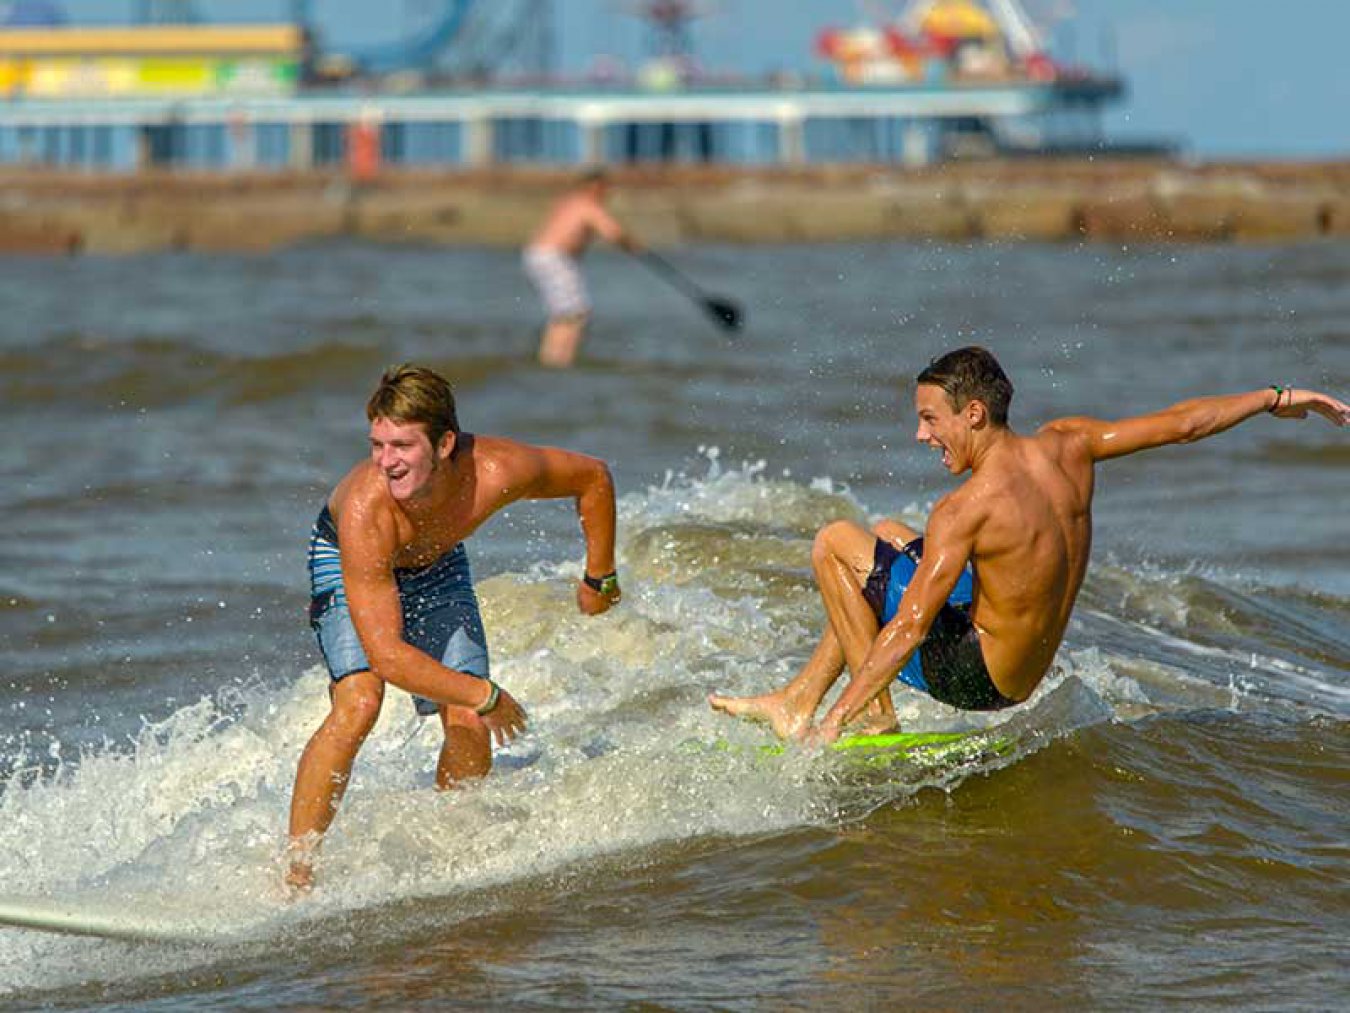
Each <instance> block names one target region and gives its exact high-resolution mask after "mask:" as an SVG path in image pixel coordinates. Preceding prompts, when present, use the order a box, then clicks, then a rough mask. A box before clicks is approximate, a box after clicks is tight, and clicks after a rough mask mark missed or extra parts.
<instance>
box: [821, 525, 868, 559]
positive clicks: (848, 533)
mask: <svg viewBox="0 0 1350 1013" xmlns="http://www.w3.org/2000/svg"><path fill="white" fill-rule="evenodd" d="M860 540H862V541H871V540H872V536H871V535H870V534H869V533H868V532H867V531H866V530H865V529H864V528H861V527H859V526H858V525H857V524H854V523H853V522H852V521H830V523H829V524H826V525H825V526H824V527H823V528H821V529H820V530H819V531H817V532H816V540H815V542H813V543H812V545H811V556H812V558H813V559H816V560H821V559H824V558H825V557H827V556H840V555H845V554H847V553H848V552H850V550H852V549H854V548H856V546H857V544H858V542H859V541H860Z"/></svg>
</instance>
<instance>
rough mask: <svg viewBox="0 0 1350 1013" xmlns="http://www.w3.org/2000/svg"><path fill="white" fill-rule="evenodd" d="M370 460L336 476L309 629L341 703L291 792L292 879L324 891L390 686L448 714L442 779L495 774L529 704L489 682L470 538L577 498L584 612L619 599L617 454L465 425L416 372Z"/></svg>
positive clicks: (409, 371) (317, 546)
mask: <svg viewBox="0 0 1350 1013" xmlns="http://www.w3.org/2000/svg"><path fill="white" fill-rule="evenodd" d="M366 417H367V418H368V419H369V420H370V458H369V459H368V460H366V461H362V462H361V463H360V464H358V465H356V467H354V468H352V470H351V471H349V472H348V473H347V476H346V477H345V478H344V479H342V481H341V482H339V483H338V485H337V488H336V489H334V490H333V492H332V494H331V495H330V496H329V498H328V501H327V502H326V503H325V504H324V507H323V509H322V510H321V511H320V513H319V518H318V520H317V521H316V522H315V525H314V533H313V536H312V538H311V540H310V546H309V571H310V587H311V600H310V624H311V626H312V627H313V629H314V632H315V634H316V635H317V637H318V640H319V647H320V649H321V651H322V652H323V657H324V661H325V663H326V664H327V666H328V671H329V675H330V676H331V679H332V681H331V683H330V685H329V697H330V700H331V710H330V711H329V713H328V717H327V718H326V719H325V720H324V722H323V724H322V725H321V726H320V727H319V730H318V731H317V732H315V733H314V736H313V737H312V738H311V739H310V740H309V744H308V745H307V746H306V747H305V751H304V754H303V755H302V756H301V758H300V768H299V770H298V771H297V773H296V777H295V791H294V794H293V795H292V798H291V819H290V839H291V843H290V852H289V868H288V870H287V873H286V881H287V883H288V884H290V885H291V886H293V887H297V888H300V889H306V888H308V887H309V886H311V885H312V884H313V878H314V877H313V869H312V864H313V855H314V852H315V850H316V849H317V847H318V845H319V843H320V840H321V838H322V836H323V833H324V832H325V831H326V830H327V829H328V826H329V824H330V823H332V821H333V816H334V815H335V813H336V812H337V806H338V803H339V802H340V801H341V799H342V793H343V791H344V790H345V789H346V786H347V780H348V777H349V776H350V774H351V768H352V762H353V761H354V760H355V759H356V753H357V750H359V749H360V748H361V744H362V742H364V741H365V738H366V736H367V735H368V734H369V733H370V730H371V728H373V727H374V725H375V719H376V717H377V716H378V715H379V712H380V704H381V702H382V701H383V699H384V688H385V684H386V683H392V684H393V685H395V686H397V687H399V688H400V689H403V690H406V691H408V692H409V693H412V694H414V703H415V704H416V707H417V712H418V713H419V714H423V715H430V714H439V715H440V719H441V725H442V727H443V728H444V731H445V743H444V745H443V746H442V748H441V754H440V759H439V762H438V763H437V765H436V786H437V787H438V788H442V789H444V788H449V787H452V786H454V785H455V784H457V783H459V782H460V781H463V780H464V779H466V778H472V777H482V776H483V775H485V774H487V772H488V771H489V770H490V769H491V766H492V739H494V738H495V739H496V740H497V743H498V744H505V743H506V742H508V741H510V740H511V739H513V738H515V736H516V735H517V734H518V733H519V732H520V731H521V730H522V729H523V728H524V727H525V712H524V711H523V710H522V709H521V707H520V705H519V704H518V703H516V701H515V699H514V698H513V697H512V696H511V694H510V693H508V692H507V691H506V690H505V689H502V688H501V687H500V686H498V685H497V684H496V683H494V682H493V681H492V680H491V679H490V678H489V676H488V654H487V640H486V638H485V637H484V635H483V623H482V620H481V619H480V617H479V614H478V599H477V597H476V595H475V594H474V590H473V578H472V576H471V575H470V572H469V560H468V556H467V555H466V553H465V550H464V544H463V543H464V539H466V538H468V537H469V535H471V534H473V532H474V531H475V530H477V528H478V526H479V525H480V524H482V523H483V522H484V521H485V520H487V519H488V517H490V516H492V514H494V513H496V512H497V511H498V510H500V509H502V508H503V507H505V506H508V505H509V504H511V503H513V502H515V501H516V500H521V499H559V498H568V499H575V500H576V504H577V515H578V516H579V517H580V519H581V529H582V532H583V534H584V535H585V539H586V569H585V577H584V579H583V580H581V581H579V582H578V583H577V588H576V596H577V606H578V607H579V608H580V609H581V611H582V612H584V613H586V614H588V615H598V614H599V613H601V612H604V611H605V610H606V609H608V608H610V607H611V606H612V605H615V604H617V603H618V601H619V597H620V594H619V583H618V577H617V576H616V574H615V572H614V517H615V511H614V484H613V482H612V480H611V479H610V474H609V469H608V468H607V467H606V466H605V464H604V462H603V461H600V460H597V459H596V458H594V457H586V456H585V455H582V454H574V453H570V452H568V451H565V450H555V449H551V448H547V447H535V446H530V445H529V444H525V443H517V442H515V441H514V440H508V439H503V438H501V437H497V436H474V435H472V434H470V433H466V432H462V431H461V430H460V428H459V421H458V418H457V416H456V412H455V399H454V395H453V393H452V392H451V390H450V385H449V384H448V383H447V382H446V381H445V379H444V378H443V377H441V376H440V375H439V374H437V373H434V372H432V371H431V370H429V369H423V368H421V367H418V366H396V367H393V368H391V369H389V370H386V371H385V374H384V376H383V377H382V378H381V379H380V385H379V387H377V388H376V390H375V393H374V394H373V395H371V398H370V401H369V402H368V403H367V405H366Z"/></svg>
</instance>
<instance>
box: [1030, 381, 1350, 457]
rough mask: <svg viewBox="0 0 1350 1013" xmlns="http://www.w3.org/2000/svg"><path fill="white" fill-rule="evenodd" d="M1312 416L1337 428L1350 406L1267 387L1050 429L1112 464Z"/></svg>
mask: <svg viewBox="0 0 1350 1013" xmlns="http://www.w3.org/2000/svg"><path fill="white" fill-rule="evenodd" d="M1310 411H1311V412H1316V413H1317V414H1318V415H1321V416H1323V417H1324V418H1326V419H1327V420H1328V421H1330V422H1331V423H1332V424H1333V425H1337V426H1344V425H1347V424H1350V406H1347V405H1346V404H1345V403H1344V402H1342V401H1338V400H1337V399H1336V398H1334V397H1332V396H1330V395H1329V394H1320V393H1318V392H1317V391H1315V390H1303V389H1301V388H1295V387H1267V388H1265V389H1264V390H1254V391H1251V392H1249V393H1246V394H1221V395H1218V396H1215V397H1198V398H1192V399H1191V400H1189V401H1181V402H1179V403H1177V404H1174V405H1172V406H1171V407H1170V408H1164V409H1163V410H1162V411H1158V412H1153V413H1151V414H1149V415H1139V416H1136V417H1134V418H1128V419H1120V420H1118V421H1115V422H1108V421H1105V420H1103V419H1093V418H1086V417H1081V416H1077V417H1073V418H1064V419H1056V420H1055V421H1054V422H1050V423H1048V424H1047V425H1046V426H1045V429H1047V430H1053V431H1056V432H1062V433H1069V434H1076V435H1079V436H1082V437H1085V438H1086V440H1087V446H1088V451H1089V453H1090V454H1091V456H1092V459H1093V460H1094V461H1106V460H1110V459H1111V458H1113V457H1124V456H1125V455H1126V454H1133V453H1137V452H1138V451H1140V450H1151V449H1152V448H1154V447H1163V446H1167V445H1168V444H1171V443H1194V442H1195V441H1196V440H1203V439H1205V438H1207V437H1210V436H1214V435H1216V434H1217V433H1222V432H1223V431H1224V430H1227V429H1232V428H1233V426H1235V425H1237V424H1238V423H1239V422H1244V421H1246V420H1247V419H1249V418H1251V417H1252V416H1254V415H1260V414H1262V413H1265V412H1269V413H1271V414H1273V415H1276V416H1277V417H1279V418H1299V419H1301V418H1304V417H1305V416H1306V415H1307V414H1308V412H1310Z"/></svg>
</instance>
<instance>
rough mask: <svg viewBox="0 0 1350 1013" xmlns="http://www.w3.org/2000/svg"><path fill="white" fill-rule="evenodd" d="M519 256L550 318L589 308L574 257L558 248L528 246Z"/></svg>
mask: <svg viewBox="0 0 1350 1013" xmlns="http://www.w3.org/2000/svg"><path fill="white" fill-rule="evenodd" d="M521 260H522V261H523V263H524V265H525V273H526V274H527V275H529V277H530V281H532V282H533V283H534V287H535V288H536V289H538V290H539V298H541V299H542V300H543V301H544V309H545V310H547V311H548V317H549V319H550V320H555V319H558V318H566V317H579V316H584V315H585V314H587V313H589V312H590V311H591V301H590V299H589V298H588V297H587V295H586V283H585V281H583V280H582V277H581V268H580V267H579V266H578V265H577V262H576V260H575V258H573V257H569V256H568V255H567V254H565V253H562V252H561V251H559V250H550V249H546V248H543V247H539V246H531V247H527V248H526V250H525V253H524V255H523V256H522V257H521Z"/></svg>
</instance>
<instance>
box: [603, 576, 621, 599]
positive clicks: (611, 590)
mask: <svg viewBox="0 0 1350 1013" xmlns="http://www.w3.org/2000/svg"><path fill="white" fill-rule="evenodd" d="M618 590H619V578H618V577H606V578H605V579H604V580H602V581H601V582H600V593H601V594H603V595H605V596H606V597H609V596H611V595H614V594H616V593H618Z"/></svg>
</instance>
